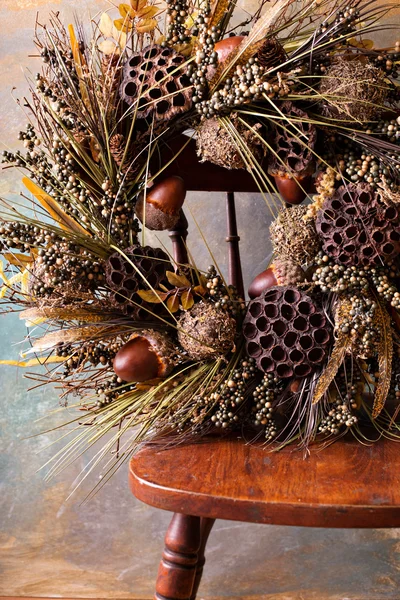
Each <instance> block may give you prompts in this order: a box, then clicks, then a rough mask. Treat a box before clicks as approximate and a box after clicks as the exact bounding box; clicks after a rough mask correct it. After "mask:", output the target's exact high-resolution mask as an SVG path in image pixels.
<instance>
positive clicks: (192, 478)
mask: <svg viewBox="0 0 400 600" xmlns="http://www.w3.org/2000/svg"><path fill="white" fill-rule="evenodd" d="M189 150H190V148H189ZM189 150H188V152H182V154H181V155H180V157H181V169H182V173H185V174H186V175H190V177H188V181H190V182H191V189H209V190H214V191H215V190H219V189H221V188H222V189H226V190H227V192H228V193H227V202H226V205H227V233H228V236H227V238H226V241H227V242H228V244H229V246H228V247H229V250H228V252H229V283H231V284H233V285H235V287H236V288H237V289H238V291H239V293H240V294H241V295H242V294H243V292H244V290H243V277H242V271H241V263H240V253H239V240H240V238H239V236H238V230H237V223H236V213H235V200H234V193H233V192H234V190H235V189H240V190H243V191H251V188H250V185H249V183H248V181H247V180H246V181H244V183H243V184H242V185H239V184H240V182H238V181H236V180H234V179H233V178H232V181H231V183H232V187H229V184H228V183H227V181H229V178H230V177H231V175H230V174H229V176H228V177H227V175H226V172H224V170H223V169H221V171H222V173H217V172H213V174H212V176H211V175H210V177H208V176H207V169H205V170H204V169H203V170H202V169H200V168H198V167H196V168H195V167H193V164H195V161H196V156H195V150H194V149H193V147H192V148H191V154H190V152H189ZM187 157H189V159H190V160H188V161H186V162H185V160H186V158H187ZM190 157H191V158H190ZM192 163H193V164H192ZM215 169H218V167H215ZM200 173H201V177H200V178H199V175H200ZM191 174H192V175H193V181H192V179H191ZM239 175H240V173H239ZM196 178H197V179H196ZM186 236H187V221H186V220H185V218H184V215H183V214H182V216H181V219H180V222H179V223H178V224H177V225H176V227H175V229H174V230H173V231H171V232H170V237H171V240H172V245H173V252H174V258H175V260H176V262H177V263H185V262H187V252H186V245H185V240H186ZM243 297H244V296H243ZM129 480H130V485H131V489H132V492H133V494H134V495H135V496H136V498H138V499H139V500H142V501H143V502H145V503H146V504H150V505H151V506H155V507H157V508H162V509H164V510H168V511H172V512H173V513H174V515H173V517H172V521H171V524H170V526H169V528H168V531H167V534H166V537H165V548H164V552H163V555H162V560H161V563H160V567H159V571H158V578H157V583H156V595H155V597H156V599H157V600H195V598H196V594H197V590H198V587H199V584H200V580H201V575H202V572H203V566H204V562H205V558H204V552H205V547H206V543H207V539H208V535H209V533H210V531H211V528H212V526H213V523H214V520H215V519H217V518H220V519H230V520H237V521H245V522H253V523H268V524H274V525H296V526H306V527H365V528H367V527H368V528H371V527H372V528H379V527H400V445H399V444H396V443H395V442H394V441H389V440H386V439H381V440H379V441H378V442H377V443H375V444H372V445H370V446H368V445H362V444H360V443H359V442H357V441H356V440H354V438H352V437H349V438H348V439H346V438H343V439H341V440H340V441H338V442H336V443H334V444H332V445H331V446H329V447H327V448H324V449H323V450H322V451H319V449H318V448H317V447H314V448H312V449H311V453H310V455H309V456H308V457H307V458H306V459H305V458H304V456H303V453H302V452H301V451H299V450H298V449H296V448H294V449H293V447H292V446H288V447H287V448H285V449H284V450H282V451H281V452H277V453H271V452H268V451H267V450H266V449H265V448H262V447H260V446H256V445H249V444H246V443H245V442H244V440H243V439H237V438H230V439H229V438H223V439H221V438H216V439H213V440H210V441H208V442H206V443H200V442H197V443H194V442H193V443H191V444H185V445H181V446H175V447H169V448H165V449H162V448H161V447H160V446H156V445H154V446H147V447H145V448H143V449H142V450H141V451H140V452H138V453H137V454H136V456H134V458H133V459H132V460H131V462H130V469H129Z"/></svg>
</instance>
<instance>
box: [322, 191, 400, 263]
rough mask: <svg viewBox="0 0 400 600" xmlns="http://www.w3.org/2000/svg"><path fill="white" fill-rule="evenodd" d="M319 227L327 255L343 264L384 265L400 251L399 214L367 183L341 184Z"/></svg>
mask: <svg viewBox="0 0 400 600" xmlns="http://www.w3.org/2000/svg"><path fill="white" fill-rule="evenodd" d="M316 228H317V232H318V233H319V235H320V237H321V240H322V248H323V250H324V252H326V254H328V255H329V256H331V257H332V258H334V259H335V261H336V262H338V263H341V264H343V265H364V266H367V265H377V266H378V265H381V264H382V261H384V262H385V261H388V260H391V259H393V258H394V257H395V256H397V254H399V252H400V212H399V209H398V208H397V206H395V205H394V204H391V205H387V204H384V203H383V202H381V201H380V200H379V197H378V194H377V193H376V192H375V191H374V190H373V189H372V188H371V187H370V186H369V185H368V184H367V183H365V184H357V185H356V184H349V185H342V186H341V187H340V188H338V189H337V190H336V192H335V194H334V195H333V196H331V197H329V198H326V199H325V201H324V203H323V205H322V208H321V210H320V211H319V212H318V214H317V219H316Z"/></svg>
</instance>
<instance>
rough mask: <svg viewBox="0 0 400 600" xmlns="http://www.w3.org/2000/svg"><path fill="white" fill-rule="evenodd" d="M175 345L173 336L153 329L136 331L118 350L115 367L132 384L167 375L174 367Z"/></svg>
mask: <svg viewBox="0 0 400 600" xmlns="http://www.w3.org/2000/svg"><path fill="white" fill-rule="evenodd" d="M175 354H176V353H175V348H174V345H173V342H172V340H171V338H170V337H169V336H168V335H166V334H164V333H160V332H158V331H153V330H152V329H148V330H144V331H139V332H137V333H134V334H133V335H132V337H131V338H130V340H129V341H128V342H127V343H126V344H125V345H124V346H122V348H121V349H120V350H119V351H118V352H117V354H116V356H115V358H114V362H113V368H114V371H115V373H116V374H117V375H118V377H120V378H121V379H122V380H123V381H127V382H129V383H131V382H132V383H133V382H135V383H136V382H137V383H139V382H143V381H149V380H151V379H156V378H159V377H166V376H167V375H168V374H169V373H170V372H171V371H172V369H173V368H174V366H175Z"/></svg>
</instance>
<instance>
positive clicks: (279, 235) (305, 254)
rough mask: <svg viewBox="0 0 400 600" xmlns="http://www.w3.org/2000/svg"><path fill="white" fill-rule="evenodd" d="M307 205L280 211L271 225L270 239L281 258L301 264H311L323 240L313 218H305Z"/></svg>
mask: <svg viewBox="0 0 400 600" xmlns="http://www.w3.org/2000/svg"><path fill="white" fill-rule="evenodd" d="M307 210H308V209H307V206H292V207H291V208H284V209H283V210H281V211H280V213H279V215H278V217H277V218H276V219H275V221H273V222H272V223H271V225H270V228H269V231H270V239H271V242H272V246H273V249H274V253H275V254H276V256H277V257H278V258H279V259H282V260H288V261H289V262H294V263H297V264H299V265H304V264H309V263H311V262H312V261H313V259H314V258H315V257H316V255H317V254H318V252H319V251H320V249H321V240H320V238H319V235H318V234H317V232H316V229H315V224H314V221H313V220H312V219H308V220H305V217H306V215H307Z"/></svg>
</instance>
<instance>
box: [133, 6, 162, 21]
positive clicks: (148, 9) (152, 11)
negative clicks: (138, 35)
mask: <svg viewBox="0 0 400 600" xmlns="http://www.w3.org/2000/svg"><path fill="white" fill-rule="evenodd" d="M159 12H160V11H159V9H158V8H157V6H144V7H143V8H141V9H140V10H139V11H138V13H137V15H136V16H137V17H138V18H139V19H151V18H152V17H155V16H156V15H157V14H158V13H159Z"/></svg>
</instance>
